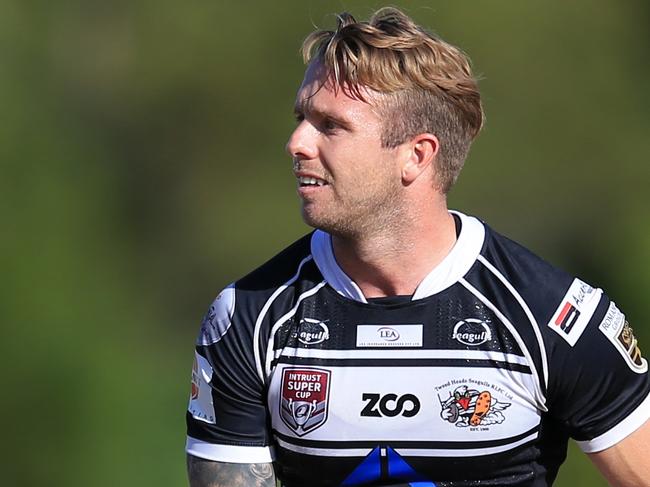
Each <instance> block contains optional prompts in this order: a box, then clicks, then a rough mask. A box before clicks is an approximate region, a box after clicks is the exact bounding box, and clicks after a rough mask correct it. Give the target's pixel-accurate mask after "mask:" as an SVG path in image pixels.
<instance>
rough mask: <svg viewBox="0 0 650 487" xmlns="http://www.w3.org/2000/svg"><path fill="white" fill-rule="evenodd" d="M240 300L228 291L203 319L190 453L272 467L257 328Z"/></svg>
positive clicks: (194, 383)
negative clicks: (256, 352) (258, 364)
mask: <svg viewBox="0 0 650 487" xmlns="http://www.w3.org/2000/svg"><path fill="white" fill-rule="evenodd" d="M238 300H239V299H238V291H237V290H236V288H235V286H234V285H231V286H228V287H227V288H226V289H224V290H223V291H222V292H221V293H220V294H219V296H217V298H216V299H215V300H214V302H213V303H212V305H211V306H210V309H209V310H208V312H207V314H206V315H205V317H204V319H203V322H202V325H201V330H200V332H199V336H198V339H197V343H196V349H195V353H194V363H193V366H192V390H191V396H190V401H189V406H188V410H187V414H186V419H187V444H186V451H187V453H188V454H190V455H194V456H197V457H201V458H205V459H208V460H214V461H220V462H230V463H265V462H271V461H273V450H272V448H271V446H270V432H269V426H268V424H269V421H268V413H267V408H266V404H265V396H266V395H265V391H264V384H263V383H262V381H261V380H260V378H259V376H258V375H257V372H256V367H255V358H254V343H253V342H254V325H255V324H254V323H251V322H250V321H251V320H250V319H249V317H248V316H247V314H246V313H245V312H242V311H243V310H242V307H244V305H245V303H242V302H237V301H238ZM239 301H243V300H239Z"/></svg>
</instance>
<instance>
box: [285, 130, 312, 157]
mask: <svg viewBox="0 0 650 487" xmlns="http://www.w3.org/2000/svg"><path fill="white" fill-rule="evenodd" d="M315 132H316V131H315V130H314V129H313V127H312V126H311V124H310V123H309V122H307V121H306V120H303V121H301V122H300V123H299V124H298V126H297V127H296V128H295V129H294V131H293V132H292V133H291V135H290V136H289V140H288V141H287V145H286V146H285V150H286V151H287V153H288V154H289V155H290V156H291V158H292V159H294V160H303V159H315V158H316V143H315V136H316V133H315Z"/></svg>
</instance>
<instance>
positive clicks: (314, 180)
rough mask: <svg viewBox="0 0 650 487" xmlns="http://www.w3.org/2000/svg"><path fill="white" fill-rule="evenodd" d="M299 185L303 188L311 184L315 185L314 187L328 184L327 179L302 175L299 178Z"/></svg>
mask: <svg viewBox="0 0 650 487" xmlns="http://www.w3.org/2000/svg"><path fill="white" fill-rule="evenodd" d="M298 185H299V186H300V187H301V188H304V187H309V186H314V187H316V186H326V185H327V181H324V180H323V179H319V178H312V177H304V176H301V177H299V178H298Z"/></svg>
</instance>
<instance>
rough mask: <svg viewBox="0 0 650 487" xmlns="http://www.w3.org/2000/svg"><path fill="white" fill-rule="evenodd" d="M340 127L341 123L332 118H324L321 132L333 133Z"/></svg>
mask: <svg viewBox="0 0 650 487" xmlns="http://www.w3.org/2000/svg"><path fill="white" fill-rule="evenodd" d="M338 128H339V124H337V123H336V122H335V121H334V120H332V119H331V118H325V119H323V121H322V122H321V124H320V129H321V132H323V133H326V134H329V133H332V132H334V131H336V129H338Z"/></svg>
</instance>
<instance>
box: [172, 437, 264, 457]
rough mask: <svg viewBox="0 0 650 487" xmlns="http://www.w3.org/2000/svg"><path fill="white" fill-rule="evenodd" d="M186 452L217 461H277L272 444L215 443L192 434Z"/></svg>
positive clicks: (186, 445) (188, 439)
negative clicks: (193, 436)
mask: <svg viewBox="0 0 650 487" xmlns="http://www.w3.org/2000/svg"><path fill="white" fill-rule="evenodd" d="M185 452H186V453H188V454H189V455H192V456H195V457H199V458H204V459H206V460H213V461H215V462H228V463H270V462H273V461H275V453H274V451H273V447H270V446H237V445H215V444H213V443H207V442H205V441H201V440H197V439H196V438H192V437H191V436H188V437H187V442H186V444H185Z"/></svg>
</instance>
